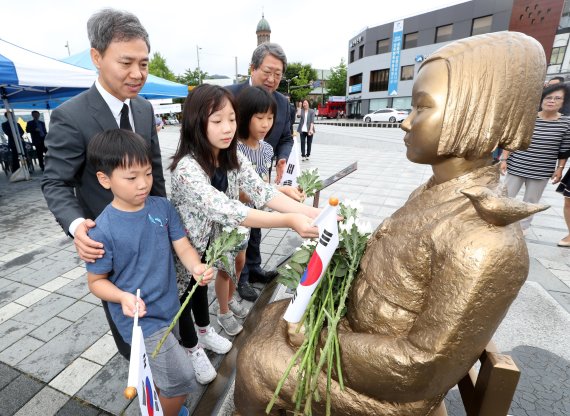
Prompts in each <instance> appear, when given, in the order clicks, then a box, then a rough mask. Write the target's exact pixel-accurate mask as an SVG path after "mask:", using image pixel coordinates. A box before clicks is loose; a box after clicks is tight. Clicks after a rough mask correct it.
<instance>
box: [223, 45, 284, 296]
mask: <svg viewBox="0 0 570 416" xmlns="http://www.w3.org/2000/svg"><path fill="white" fill-rule="evenodd" d="M286 67H287V57H286V56H285V52H283V49H282V48H281V46H279V45H277V44H276V43H262V44H261V45H259V46H258V47H257V48H256V49H255V50H254V51H253V55H252V57H251V64H250V72H251V77H250V79H249V80H248V81H245V82H243V83H241V84H234V85H229V86H228V87H227V89H229V90H230V91H231V92H232V93H233V94H234V96H237V95H238V94H239V92H240V91H241V90H243V89H244V88H247V87H249V86H254V87H255V86H260V87H263V88H265V89H266V90H267V91H269V92H271V93H272V94H273V98H275V101H276V102H277V114H275V118H274V121H273V130H272V131H271V134H270V135H269V136H267V137H266V138H265V141H266V142H267V143H269V144H270V145H271V146H272V147H273V153H274V154H275V158H276V160H277V165H276V175H275V182H276V183H279V182H280V180H281V177H282V176H283V172H284V171H285V166H286V165H287V158H288V157H289V153H291V148H292V147H293V137H292V135H291V122H290V109H289V103H288V102H287V99H286V98H285V96H284V95H283V94H281V93H279V92H277V87H279V83H280V82H281V79H282V78H283V74H284V73H285V69H286ZM260 244H261V230H260V229H259V228H252V229H251V234H250V237H249V243H248V246H247V251H246V263H245V266H244V268H243V270H242V272H241V276H240V281H239V284H238V293H239V294H240V296H241V297H242V298H244V299H247V300H251V301H253V300H255V299H256V298H257V293H256V292H255V290H254V289H253V288H252V287H251V285H250V284H249V280H250V279H251V281H261V282H265V283H267V282H269V281H270V280H271V279H273V278H274V277H275V276H276V275H277V273H276V272H265V271H264V270H263V269H262V268H261V254H260V251H259V245H260Z"/></svg>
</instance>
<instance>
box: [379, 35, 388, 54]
mask: <svg viewBox="0 0 570 416" xmlns="http://www.w3.org/2000/svg"><path fill="white" fill-rule="evenodd" d="M387 52H390V39H389V38H388V39H381V40H379V41H378V42H376V55H379V54H381V53H387Z"/></svg>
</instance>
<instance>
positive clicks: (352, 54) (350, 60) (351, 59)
mask: <svg viewBox="0 0 570 416" xmlns="http://www.w3.org/2000/svg"><path fill="white" fill-rule="evenodd" d="M349 62H350V63H353V62H354V50H352V51H350V59H349Z"/></svg>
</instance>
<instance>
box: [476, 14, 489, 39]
mask: <svg viewBox="0 0 570 416" xmlns="http://www.w3.org/2000/svg"><path fill="white" fill-rule="evenodd" d="M492 25H493V16H485V17H478V18H477V19H473V26H472V27H471V36H475V35H481V34H483V33H489V32H490V31H491V26H492Z"/></svg>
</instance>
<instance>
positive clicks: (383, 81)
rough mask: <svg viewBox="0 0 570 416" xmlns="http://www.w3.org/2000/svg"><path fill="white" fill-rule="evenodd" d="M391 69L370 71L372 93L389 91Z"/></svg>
mask: <svg viewBox="0 0 570 416" xmlns="http://www.w3.org/2000/svg"><path fill="white" fill-rule="evenodd" d="M389 75H390V69H380V70H378V71H370V88H369V91H370V92H374V91H388V77H389Z"/></svg>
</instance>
